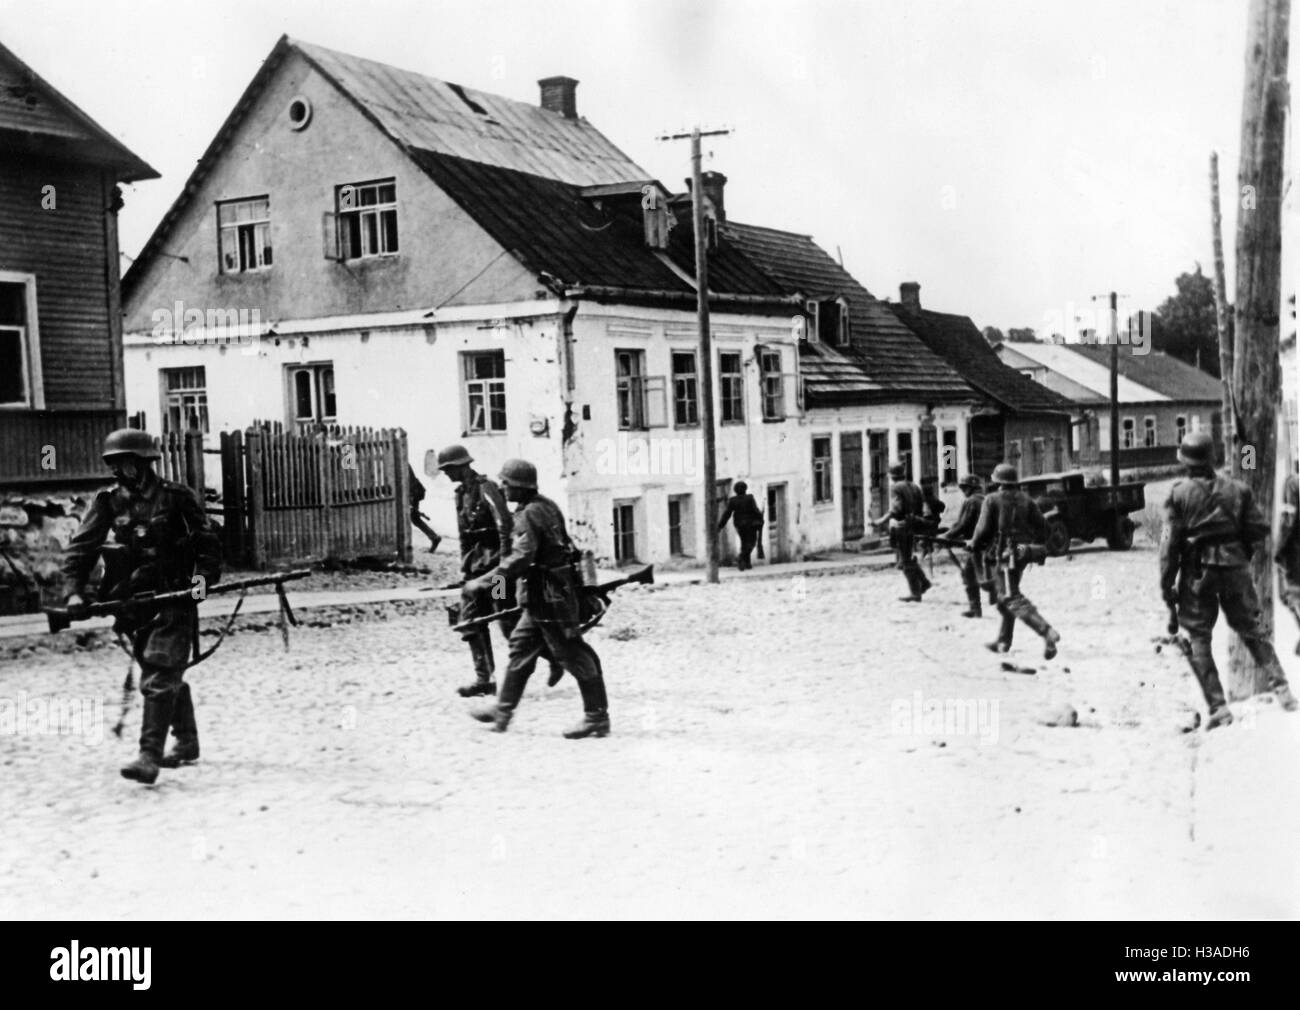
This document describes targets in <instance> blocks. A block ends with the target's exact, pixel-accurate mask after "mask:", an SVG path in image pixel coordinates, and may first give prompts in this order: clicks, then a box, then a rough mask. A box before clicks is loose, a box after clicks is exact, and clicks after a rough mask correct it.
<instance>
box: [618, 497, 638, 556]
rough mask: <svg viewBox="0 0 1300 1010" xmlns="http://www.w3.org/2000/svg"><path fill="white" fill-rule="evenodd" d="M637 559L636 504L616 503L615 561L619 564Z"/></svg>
mask: <svg viewBox="0 0 1300 1010" xmlns="http://www.w3.org/2000/svg"><path fill="white" fill-rule="evenodd" d="M636 559H637V558H636V503H635V502H627V501H621V502H620V501H616V502H615V503H614V560H615V561H616V562H617V563H618V564H620V565H621V564H625V563H626V562H628V561H635V560H636Z"/></svg>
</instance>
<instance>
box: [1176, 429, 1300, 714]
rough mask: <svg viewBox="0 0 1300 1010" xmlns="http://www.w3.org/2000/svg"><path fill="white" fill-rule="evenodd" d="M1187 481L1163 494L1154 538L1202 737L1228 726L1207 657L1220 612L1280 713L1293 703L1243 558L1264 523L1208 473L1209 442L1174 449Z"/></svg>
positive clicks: (1265, 529) (1247, 495) (1233, 487)
mask: <svg viewBox="0 0 1300 1010" xmlns="http://www.w3.org/2000/svg"><path fill="white" fill-rule="evenodd" d="M1178 461H1179V462H1180V463H1182V464H1183V465H1184V466H1185V467H1186V468H1187V476H1186V477H1184V478H1183V479H1182V480H1179V481H1177V482H1176V483H1175V484H1174V486H1173V488H1172V489H1170V492H1169V498H1168V500H1167V501H1166V502H1165V517H1164V518H1165V521H1164V529H1163V531H1162V535H1161V538H1160V592H1161V595H1162V596H1163V597H1164V600H1165V603H1166V604H1167V605H1168V606H1169V607H1170V608H1171V609H1173V610H1174V611H1175V612H1176V614H1177V617H1178V623H1179V624H1180V625H1181V626H1182V628H1183V630H1185V631H1186V632H1187V637H1188V638H1189V639H1190V640H1191V645H1192V648H1191V653H1192V655H1191V665H1192V670H1193V672H1194V673H1195V674H1196V679H1197V680H1198V681H1199V682H1200V685H1201V692H1202V693H1203V694H1204V695H1205V703H1206V705H1207V706H1208V707H1209V710H1210V716H1209V719H1208V720H1207V721H1206V724H1205V728H1206V729H1207V730H1211V729H1214V728H1215V727H1216V726H1226V725H1228V724H1229V723H1231V722H1232V711H1231V710H1230V709H1229V708H1228V702H1227V699H1226V698H1225V697H1224V694H1223V685H1222V684H1221V683H1220V682H1219V671H1218V668H1217V667H1216V666H1215V663H1214V655H1213V653H1212V652H1211V648H1210V645H1211V636H1212V635H1213V632H1214V624H1215V621H1216V620H1217V619H1218V616H1219V610H1220V608H1222V610H1223V616H1224V617H1225V618H1227V621H1228V627H1230V628H1232V630H1233V631H1235V632H1236V633H1237V634H1238V635H1240V636H1241V639H1242V641H1243V642H1244V643H1245V645H1246V648H1247V649H1248V650H1249V651H1250V654H1251V656H1252V657H1253V658H1254V660H1255V662H1256V663H1258V664H1259V665H1260V667H1262V668H1263V670H1264V671H1265V674H1266V675H1267V677H1268V686H1269V688H1270V689H1271V690H1272V691H1273V693H1274V694H1275V695H1276V696H1277V699H1278V701H1279V702H1280V703H1281V704H1282V707H1283V708H1285V709H1286V710H1287V711H1289V712H1290V711H1295V709H1296V700H1295V697H1294V696H1293V695H1292V693H1291V688H1290V687H1289V686H1288V685H1287V680H1286V675H1285V674H1284V673H1283V672H1282V665H1281V664H1280V663H1279V662H1278V658H1277V653H1275V652H1274V651H1273V634H1272V631H1271V629H1270V628H1269V627H1268V625H1267V624H1266V623H1265V622H1264V621H1263V620H1262V619H1261V616H1260V608H1259V598H1258V596H1257V595H1256V593H1255V585H1254V582H1253V581H1252V579H1251V577H1250V567H1249V566H1250V558H1251V555H1252V554H1253V553H1254V552H1255V549H1256V548H1257V547H1260V546H1262V545H1263V544H1264V542H1265V541H1266V540H1267V539H1268V534H1269V526H1268V521H1267V520H1266V519H1265V518H1264V517H1263V515H1262V514H1261V513H1260V511H1259V507H1258V506H1257V505H1256V504H1255V500H1254V498H1253V496H1252V495H1251V492H1250V488H1249V487H1247V486H1246V485H1245V484H1244V483H1243V482H1242V481H1239V480H1235V479H1233V478H1231V477H1222V476H1218V475H1216V474H1215V472H1214V442H1213V441H1212V440H1211V438H1210V436H1209V435H1208V434H1207V433H1206V432H1203V431H1193V432H1189V433H1188V434H1187V435H1186V436H1185V437H1184V438H1183V441H1182V444H1181V445H1179V447H1178Z"/></svg>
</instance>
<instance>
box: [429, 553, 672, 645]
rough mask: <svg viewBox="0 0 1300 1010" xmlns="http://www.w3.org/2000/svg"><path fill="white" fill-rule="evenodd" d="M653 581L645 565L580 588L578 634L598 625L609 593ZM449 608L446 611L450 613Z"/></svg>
mask: <svg viewBox="0 0 1300 1010" xmlns="http://www.w3.org/2000/svg"><path fill="white" fill-rule="evenodd" d="M654 581H655V566H654V565H646V566H645V567H644V568H641V569H639V570H637V571H635V572H633V573H632V574H631V575H625V576H623V578H621V579H611V580H610V581H609V582H601V583H598V584H596V585H584V586H582V587H581V588H580V590H579V592H580V601H579V602H580V603H581V605H582V610H583V611H584V617H583V619H582V623H581V624H580V625H579V626H578V630H579V631H580V632H585V631H588V630H590V629H591V628H594V627H595V626H596V625H597V624H599V623H600V621H601V619H602V618H603V617H604V616H605V612H606V611H607V610H608V609H609V604H610V599H609V595H610V593H612V592H614V590H616V589H618V588H619V587H621V586H627V585H633V584H637V585H643V586H652V585H654ZM450 609H451V608H450V607H449V608H448V611H449V612H450ZM523 612H524V611H523V607H511V608H510V609H509V610H499V611H497V612H496V613H494V614H487V615H486V616H484V617H476V618H474V619H473V620H471V621H463V622H461V623H460V624H455V625H453V626H452V630H453V631H457V632H462V633H463V632H466V631H472V630H474V629H475V628H485V627H487V626H488V625H489V624H491V623H492V622H493V621H499V620H501V619H502V618H503V617H513V616H515V615H516V614H522V613H523Z"/></svg>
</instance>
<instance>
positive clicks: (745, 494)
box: [718, 480, 763, 572]
mask: <svg viewBox="0 0 1300 1010" xmlns="http://www.w3.org/2000/svg"><path fill="white" fill-rule="evenodd" d="M728 519H730V520H731V521H732V523H733V524H734V525H735V527H736V534H737V535H738V536H739V537H740V558H739V560H738V561H737V562H736V568H737V570H738V571H742V572H743V571H745V570H747V569H750V568H753V567H754V566H753V565H752V564H750V561H749V555H750V553H751V552H752V551H753V550H754V545H755V544H756V543H757V542H758V536H759V533H761V532H762V530H763V513H762V511H760V510H759V507H758V502H756V501H755V500H754V496H753V495H752V494H750V493H749V485H748V484H746V483H745V482H744V481H743V480H738V481H736V493H735V494H733V495H732V496H731V497H730V498H728V499H727V507H726V508H724V509H723V510H722V516H721V517H720V518H719V519H718V532H719V533H721V532H722V531H723V530H724V529H725V528H726V526H727V520H728ZM759 556H760V557H761V556H762V555H761V554H760V555H759Z"/></svg>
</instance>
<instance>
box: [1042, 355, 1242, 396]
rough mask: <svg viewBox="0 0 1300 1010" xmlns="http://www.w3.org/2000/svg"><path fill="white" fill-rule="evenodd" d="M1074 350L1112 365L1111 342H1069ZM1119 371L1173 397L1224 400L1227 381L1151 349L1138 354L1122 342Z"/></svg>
mask: <svg viewBox="0 0 1300 1010" xmlns="http://www.w3.org/2000/svg"><path fill="white" fill-rule="evenodd" d="M1065 346H1066V347H1068V348H1069V349H1070V350H1071V351H1074V352H1075V353H1076V354H1081V355H1083V356H1084V357H1085V358H1088V359H1089V360H1090V361H1093V362H1094V363H1097V364H1102V365H1105V366H1106V367H1107V368H1109V367H1110V346H1109V345H1107V344H1066V345H1065ZM1119 374H1120V375H1122V376H1123V377H1124V378H1126V379H1131V380H1132V381H1134V382H1138V383H1141V384H1142V385H1143V386H1146V387H1147V388H1148V389H1153V390H1155V391H1156V392H1157V393H1159V394H1160V395H1161V396H1165V397H1168V398H1169V399H1170V400H1215V401H1218V400H1221V399H1222V398H1223V385H1222V383H1220V382H1219V380H1218V379H1216V378H1215V377H1214V376H1213V375H1211V374H1210V373H1209V372H1202V371H1201V370H1200V369H1199V368H1197V367H1196V366H1195V365H1189V364H1188V363H1187V362H1185V361H1181V360H1179V359H1178V358H1175V357H1173V356H1172V355H1170V354H1166V353H1165V352H1164V351H1150V352H1149V353H1147V354H1134V353H1133V352H1132V349H1131V348H1129V347H1125V346H1122V345H1121V346H1120V349H1119Z"/></svg>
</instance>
